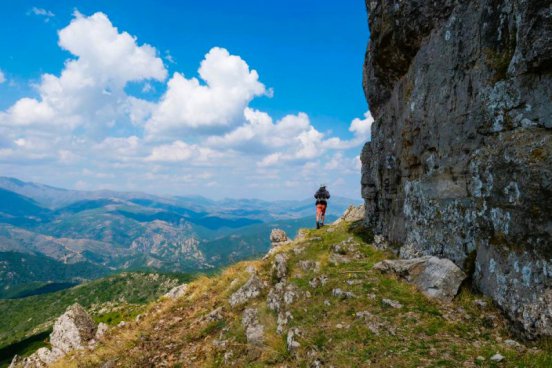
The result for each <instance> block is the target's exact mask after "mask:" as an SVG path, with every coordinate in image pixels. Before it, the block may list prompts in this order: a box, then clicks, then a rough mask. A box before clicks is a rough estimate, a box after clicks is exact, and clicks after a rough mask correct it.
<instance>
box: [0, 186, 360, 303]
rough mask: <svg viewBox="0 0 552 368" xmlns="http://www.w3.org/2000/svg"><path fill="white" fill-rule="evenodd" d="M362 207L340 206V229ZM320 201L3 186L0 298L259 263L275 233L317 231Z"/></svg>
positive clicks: (335, 207) (334, 211) (335, 204)
mask: <svg viewBox="0 0 552 368" xmlns="http://www.w3.org/2000/svg"><path fill="white" fill-rule="evenodd" d="M359 202H360V201H359V200H352V199H347V198H340V197H332V199H331V204H330V206H329V210H328V218H329V219H330V220H331V219H334V218H336V217H337V216H338V215H340V214H341V213H343V211H344V210H345V209H346V207H347V206H349V205H350V204H356V203H359ZM313 216H314V206H313V200H311V199H306V200H303V201H272V202H271V201H263V200H257V199H224V200H219V201H214V200H210V199H207V198H203V197H197V196H191V197H182V196H177V197H160V196H154V195H149V194H145V193H132V192H114V191H76V190H67V189H61V188H55V187H51V186H48V185H43V184H36V183H28V182H23V181H21V180H18V179H14V178H7V177H0V298H2V297H9V296H11V295H16V294H18V293H22V292H23V293H25V292H29V290H26V289H28V288H36V287H44V284H45V283H65V282H79V281H82V280H85V279H92V278H97V277H100V276H103V275H106V274H109V273H112V272H116V271H117V270H145V269H147V270H151V269H155V270H163V271H178V272H194V271H201V270H209V269H213V268H217V267H220V266H223V265H226V264H228V263H232V262H235V261H238V260H241V259H246V258H250V257H254V256H257V255H259V254H262V253H264V252H266V250H267V249H268V248H269V246H270V244H269V240H268V235H269V233H270V231H271V230H272V229H273V228H274V227H281V228H284V229H286V231H287V232H288V234H290V235H291V236H293V235H294V234H295V233H296V231H297V230H298V229H299V228H300V227H309V226H312V223H313V221H314V220H313Z"/></svg>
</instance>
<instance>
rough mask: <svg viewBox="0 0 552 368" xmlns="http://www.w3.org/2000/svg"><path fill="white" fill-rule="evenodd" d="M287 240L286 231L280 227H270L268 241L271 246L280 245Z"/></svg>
mask: <svg viewBox="0 0 552 368" xmlns="http://www.w3.org/2000/svg"><path fill="white" fill-rule="evenodd" d="M288 241H289V239H288V236H287V234H286V232H285V231H284V230H282V229H272V231H271V232H270V242H271V243H272V246H273V247H277V246H280V245H282V244H285V243H287V242H288Z"/></svg>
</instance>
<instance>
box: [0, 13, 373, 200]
mask: <svg viewBox="0 0 552 368" xmlns="http://www.w3.org/2000/svg"><path fill="white" fill-rule="evenodd" d="M59 46H60V47H62V48H63V49H65V50H67V51H69V52H70V53H71V54H72V55H73V56H72V57H71V58H70V59H69V60H67V61H66V62H65V64H64V66H63V69H62V71H61V73H60V74H59V75H52V74H44V75H42V76H41V79H40V81H39V82H38V83H37V85H36V86H35V87H36V90H37V92H38V97H37V98H32V97H24V98H21V99H19V100H17V101H15V102H14V103H13V104H12V105H11V107H9V108H8V109H7V110H5V111H3V112H0V169H1V171H2V173H3V174H4V175H10V174H11V175H14V176H21V177H23V178H25V173H26V176H27V178H28V177H32V178H34V179H35V180H38V181H45V182H48V181H49V179H48V178H50V177H51V172H52V171H55V170H58V171H60V172H63V175H62V176H63V177H64V178H66V179H65V182H66V183H70V184H67V186H71V185H74V183H76V182H77V181H78V180H80V178H82V177H83V176H84V177H86V182H85V183H80V184H79V185H82V186H83V187H84V186H86V188H89V189H97V188H101V187H111V188H113V189H127V190H141V191H152V192H163V191H164V192H165V193H167V192H168V191H171V190H174V191H176V192H178V193H183V192H179V191H181V190H182V185H181V184H182V183H183V182H185V183H186V188H192V187H193V188H196V191H197V192H198V193H204V194H207V195H208V194H209V193H211V194H214V195H229V196H233V197H235V196H263V195H266V196H268V197H271V196H272V197H274V196H276V195H277V194H275V193H277V192H278V193H282V194H284V197H286V196H287V195H286V193H289V188H291V187H293V188H294V190H293V192H294V193H295V194H294V196H296V195H297V196H299V195H301V196H302V195H303V194H302V193H303V191H304V190H305V188H307V187H309V186H313V187H315V186H317V185H318V184H319V183H320V182H321V181H323V182H327V183H334V182H335V180H336V178H343V179H342V180H345V181H346V183H347V185H349V186H351V185H357V184H358V182H359V172H360V169H359V164H360V162H359V158H358V156H356V157H352V154H351V151H348V149H350V148H356V147H358V146H360V145H361V144H363V143H364V142H365V141H366V140H369V139H370V126H371V124H372V122H373V119H372V117H371V116H370V113H369V112H367V113H366V114H365V115H364V117H363V118H359V119H354V120H353V121H352V122H351V123H350V126H349V131H350V133H351V138H350V139H344V138H338V137H336V136H333V135H332V133H331V132H326V133H322V132H321V131H319V130H318V129H317V127H316V126H315V125H316V122H315V121H314V122H313V121H311V119H310V118H309V116H308V115H307V114H306V113H303V112H299V113H296V114H288V115H286V116H283V117H282V118H279V119H273V118H272V117H271V116H270V115H269V114H268V113H266V112H263V111H259V110H255V109H253V108H251V107H250V106H249V104H250V102H251V101H252V100H253V99H254V98H255V97H257V96H271V95H272V93H273V91H272V89H267V88H266V87H265V86H264V84H263V83H261V82H260V79H259V75H258V74H257V72H256V71H255V70H252V69H250V67H249V65H248V64H247V63H246V61H244V60H243V59H241V58H240V57H239V56H236V55H231V54H230V53H229V52H228V51H227V50H225V49H223V48H218V47H215V48H213V49H211V50H210V51H209V52H208V53H207V54H206V55H205V58H204V60H203V61H202V62H201V65H200V68H199V70H198V73H199V77H197V78H193V77H186V76H185V75H184V74H183V73H181V72H176V73H174V74H173V76H172V77H171V78H170V79H169V80H168V81H166V78H167V70H166V68H165V66H164V65H163V61H162V59H161V57H160V56H159V55H158V54H157V51H156V50H155V49H154V48H153V47H152V46H149V45H140V44H138V42H137V39H136V38H135V37H133V36H131V35H129V34H128V33H126V32H123V31H119V30H118V29H117V28H116V27H114V26H113V25H112V24H111V22H110V21H109V19H108V18H107V16H106V15H105V14H103V13H96V14H94V15H92V16H89V17H86V16H83V15H82V14H79V13H75V17H74V19H73V20H72V21H71V23H70V24H69V25H68V26H67V27H65V28H63V29H62V30H60V31H59ZM163 58H164V59H165V60H168V61H169V62H170V53H166V54H165V55H163ZM153 81H160V82H163V84H164V83H165V81H166V83H167V84H166V87H167V90H166V92H165V93H164V94H163V95H162V96H161V98H159V99H158V100H154V99H153V96H152V95H153V94H149V99H148V100H146V99H143V98H138V97H136V96H130V95H128V94H127V93H126V92H125V87H126V86H127V84H128V83H129V82H135V83H136V86H140V87H142V89H143V93H148V92H150V91H152V89H153V85H155V86H156V87H157V86H158V85H159V84H157V83H155V84H153V83H152V82H153ZM163 88H164V86H163V87H160V89H163ZM138 93H140V92H139V89H138ZM357 153H358V151H357V152H355V153H354V154H357ZM206 170H210V171H209V173H208V174H206ZM40 177H43V178H44V179H43V180H40V179H39V178H40ZM351 183H354V184H351ZM53 184H55V182H54V183H53ZM58 184H61V183H59V182H58ZM211 185H212V186H216V189H215V188H213V189H212V190H211V191H209V189H207V188H210V186H211ZM248 188H255V189H254V190H253V191H249V190H248ZM286 188H288V189H287V192H286ZM309 188H310V187H309ZM186 190H187V189H186ZM308 190H309V191H310V189H308Z"/></svg>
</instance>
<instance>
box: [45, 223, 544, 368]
mask: <svg viewBox="0 0 552 368" xmlns="http://www.w3.org/2000/svg"><path fill="white" fill-rule="evenodd" d="M327 229H328V228H324V229H322V230H312V231H309V232H308V235H307V239H305V240H302V241H297V242H294V243H292V244H290V245H286V246H283V247H282V248H281V250H280V251H283V252H286V253H287V254H288V257H289V258H290V261H289V266H290V276H289V278H288V279H289V281H290V282H291V283H293V284H295V285H296V286H297V287H298V288H299V289H300V290H303V291H304V292H307V291H309V292H310V294H311V296H310V297H308V298H306V297H303V298H300V299H298V300H297V301H295V302H294V303H293V304H292V305H291V306H290V307H289V310H290V311H291V313H292V315H293V320H292V321H291V322H290V324H289V327H297V328H299V330H300V331H301V336H300V337H299V338H298V341H299V343H300V344H301V345H300V347H299V348H298V349H297V351H296V352H294V353H291V352H288V350H287V348H286V342H285V336H281V335H278V334H277V333H276V327H275V326H276V316H275V314H274V312H272V311H270V310H269V309H268V308H267V305H266V296H267V294H268V289H269V288H270V287H272V285H273V283H274V280H273V279H272V277H271V272H270V267H271V261H272V259H273V256H272V257H270V258H269V259H268V260H265V261H263V260H259V261H251V262H242V263H240V264H237V265H234V266H232V267H229V268H227V269H226V270H225V271H223V272H222V273H221V274H219V275H216V276H213V277H202V278H199V279H197V280H195V281H193V282H192V283H190V289H189V291H188V293H187V294H186V296H184V297H183V298H181V299H179V300H176V301H172V300H163V299H162V300H159V301H157V302H154V303H152V304H150V306H149V308H148V312H147V314H146V316H145V318H144V319H143V320H142V321H140V322H131V323H130V324H129V326H127V327H125V328H115V329H113V330H111V332H110V333H108V335H107V336H106V338H105V339H104V341H103V342H102V343H101V344H100V346H99V347H98V348H97V349H96V350H95V351H93V352H86V351H80V352H75V353H73V354H71V355H70V356H69V357H67V358H65V359H63V360H61V361H59V362H58V363H57V364H56V365H55V366H56V367H96V366H101V365H102V363H103V362H106V361H112V362H113V363H115V364H116V365H117V366H123V367H149V366H152V365H160V364H162V362H166V366H172V367H219V366H223V365H224V363H223V362H224V355H225V353H230V352H231V354H232V356H231V357H230V358H229V360H230V362H231V363H229V364H230V365H232V366H237V367H263V366H281V367H283V366H285V367H308V366H309V364H311V363H312V361H313V360H314V357H318V358H320V359H321V360H322V361H323V362H324V366H334V367H440V366H441V367H462V366H463V367H477V366H484V367H494V366H500V367H550V366H552V347H551V346H550V344H549V343H546V342H544V341H543V342H541V343H539V345H537V346H535V347H530V346H526V347H522V348H515V347H511V346H508V345H507V344H505V343H503V341H504V340H505V339H508V338H511V336H509V334H508V330H507V328H506V321H505V320H504V318H503V317H502V316H501V314H500V313H499V312H498V311H497V310H496V309H495V308H494V307H493V306H492V304H491V303H488V306H487V307H484V308H483V309H482V308H481V307H478V306H477V305H475V303H474V301H475V300H476V298H480V296H476V295H473V294H472V293H471V292H470V291H469V290H467V289H466V290H462V292H461V294H460V295H459V296H458V297H457V298H456V300H455V301H454V302H453V303H451V304H448V305H447V304H440V303H438V302H435V301H432V300H429V299H427V298H426V297H425V296H423V295H422V294H421V293H419V292H418V291H416V289H415V288H414V287H412V286H411V285H408V284H406V283H404V282H402V281H400V280H397V279H396V278H394V277H392V276H384V275H381V274H379V273H378V272H376V271H374V270H373V269H372V267H373V265H374V263H375V262H377V261H379V260H382V259H385V258H389V257H391V255H390V254H386V253H384V252H380V251H377V250H375V249H374V248H372V247H371V246H370V245H369V244H367V243H365V242H363V241H362V239H361V238H360V237H359V236H356V235H354V234H352V232H351V229H350V227H349V225H347V224H341V225H339V226H337V227H336V228H335V231H333V232H327ZM350 236H353V237H354V239H355V241H357V242H358V243H359V244H360V247H359V248H360V251H361V253H362V255H363V257H362V258H361V259H358V260H354V261H352V262H351V263H349V264H342V265H338V266H332V265H330V264H329V262H328V257H329V255H330V247H331V245H333V244H336V243H338V242H340V241H342V240H344V239H347V238H349V237H350ZM317 238H318V239H317ZM297 247H304V248H305V249H304V251H303V252H302V253H300V254H295V252H292V251H291V250H292V248H297ZM307 259H309V260H317V261H319V262H321V270H320V272H319V273H320V274H325V275H327V276H328V277H329V281H328V283H327V284H326V285H325V286H321V287H319V288H316V289H313V288H311V287H310V286H309V284H308V281H309V280H311V279H312V277H314V276H315V273H314V271H309V272H305V271H301V270H300V269H299V267H298V262H299V261H300V260H307ZM251 265H253V266H255V267H256V268H257V269H258V271H259V276H260V277H261V278H262V279H264V280H265V281H266V282H267V284H268V287H267V288H265V290H264V291H263V293H262V294H261V295H260V296H259V297H257V298H255V299H253V300H251V301H249V302H248V304H247V305H245V306H241V307H235V308H232V307H231V306H230V305H229V304H228V297H229V296H230V295H231V294H232V293H233V292H234V291H236V290H237V289H238V288H239V287H240V286H241V285H242V284H243V283H244V282H245V280H247V278H248V273H247V271H246V268H247V267H248V266H251ZM234 280H237V281H234ZM348 280H349V281H350V280H355V281H354V282H353V283H352V284H349V283H347V281H348ZM337 287H339V288H342V289H344V290H348V291H352V292H354V293H355V294H356V295H357V298H354V299H347V300H341V299H339V298H336V297H334V296H332V289H334V288H337ZM383 298H388V299H393V300H396V301H399V302H400V303H401V304H402V305H403V307H402V308H400V309H394V308H391V307H389V306H386V305H385V304H384V303H382V299H383ZM326 301H327V302H329V305H327V304H328V303H327V302H326ZM217 307H222V308H223V315H224V319H223V320H222V321H218V322H211V323H207V322H201V320H200V318H201V317H202V316H205V315H206V314H208V313H209V312H210V311H212V310H214V309H215V308H217ZM246 307H256V308H257V309H258V311H259V319H260V321H261V323H262V324H263V325H264V331H265V342H264V345H263V346H262V347H261V348H259V349H255V348H252V347H251V346H248V344H247V342H246V338H245V333H244V330H243V327H242V326H241V316H242V311H243V309H244V308H246ZM359 311H369V312H370V313H372V314H373V315H374V316H376V317H375V318H376V320H377V321H378V323H379V324H380V326H381V327H380V332H379V333H378V334H376V333H374V332H372V331H371V330H370V329H369V325H368V323H367V322H365V321H363V320H361V319H358V318H355V313H356V312H359ZM216 339H221V340H225V341H226V345H225V346H224V347H217V346H216V344H213V342H215V340H216ZM496 352H500V353H501V354H503V355H504V356H505V357H506V358H505V360H504V361H503V362H501V363H499V364H496V363H492V362H490V361H489V358H490V357H491V356H492V355H494V354H495V353H496ZM478 356H482V357H484V358H485V360H484V361H483V362H479V361H477V359H476V358H477V357H478Z"/></svg>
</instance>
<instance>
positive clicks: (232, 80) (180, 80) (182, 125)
mask: <svg viewBox="0 0 552 368" xmlns="http://www.w3.org/2000/svg"><path fill="white" fill-rule="evenodd" d="M198 72H199V76H200V77H201V79H202V80H203V81H205V84H202V83H200V81H199V80H198V79H197V78H191V79H187V78H186V77H185V76H184V75H183V74H181V73H174V75H173V77H172V78H171V79H170V80H169V82H168V84H167V92H166V93H165V94H164V95H163V97H162V98H161V101H160V103H159V105H158V106H157V107H156V109H155V110H154V112H153V115H152V117H151V119H150V120H149V121H148V123H147V124H146V132H147V134H148V135H149V136H150V137H158V136H163V135H173V134H174V133H175V132H176V133H183V132H187V131H190V130H199V131H201V130H209V129H213V128H223V129H224V128H228V127H231V126H233V125H234V124H236V123H239V122H240V118H241V117H242V114H243V110H244V108H245V107H246V106H247V105H248V103H249V102H250V101H251V100H252V99H253V97H255V96H260V95H263V94H265V93H266V88H265V86H264V85H263V84H262V83H261V82H259V75H258V74H257V72H256V71H255V70H250V69H249V66H248V65H247V63H246V62H245V61H244V60H243V59H241V58H240V57H239V56H235V55H230V53H229V52H228V51H227V50H226V49H223V48H219V47H214V48H213V49H211V50H210V51H209V52H208V53H207V55H205V59H204V60H203V61H202V62H201V66H200V68H199V70H198Z"/></svg>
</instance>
